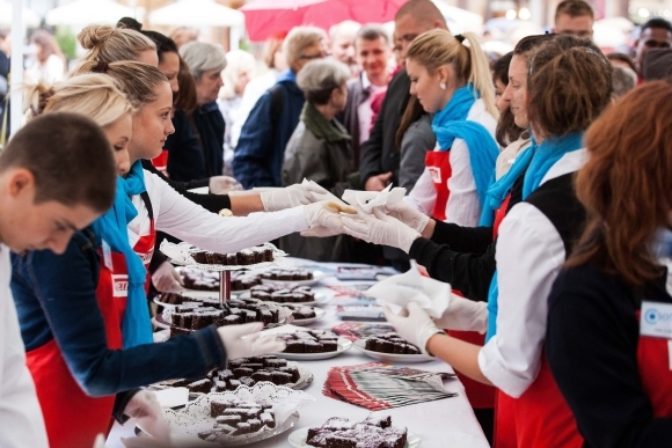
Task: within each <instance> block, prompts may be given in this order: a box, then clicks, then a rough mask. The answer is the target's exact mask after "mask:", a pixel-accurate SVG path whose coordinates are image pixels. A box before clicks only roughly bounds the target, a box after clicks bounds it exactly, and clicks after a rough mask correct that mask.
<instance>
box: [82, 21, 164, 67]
mask: <svg viewBox="0 0 672 448" xmlns="http://www.w3.org/2000/svg"><path fill="white" fill-rule="evenodd" d="M77 39H78V40H79V43H80V45H81V46H82V47H83V48H85V49H87V50H89V52H88V53H87V54H86V56H85V57H84V60H85V61H95V62H101V63H105V64H110V63H112V62H114V61H124V60H135V59H138V57H139V56H140V53H142V52H143V51H148V50H152V51H156V45H155V44H154V42H153V41H152V40H151V39H150V38H149V37H147V36H145V35H143V34H142V33H140V32H138V31H135V30H132V29H129V28H114V27H111V26H106V25H90V26H87V27H85V28H84V29H83V30H82V31H81V32H80V33H79V35H77ZM80 73H81V71H80Z"/></svg>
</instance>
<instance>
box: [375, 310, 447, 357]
mask: <svg viewBox="0 0 672 448" xmlns="http://www.w3.org/2000/svg"><path fill="white" fill-rule="evenodd" d="M383 311H384V312H385V317H386V318H387V321H388V322H389V323H390V325H392V326H393V327H394V328H395V330H397V333H399V336H401V337H402V338H404V339H406V340H407V341H408V342H410V343H411V344H413V345H417V346H418V348H419V349H420V350H421V351H422V353H424V354H426V355H427V354H428V353H427V342H428V341H429V338H431V337H432V336H434V335H435V334H437V333H442V331H441V330H439V329H438V328H437V327H436V325H435V324H434V321H433V320H432V318H431V317H429V315H428V314H427V313H426V312H425V310H423V309H422V308H420V307H419V306H418V304H417V303H415V302H411V303H409V304H408V307H407V308H404V310H402V311H407V312H406V313H404V314H405V315H403V314H402V315H400V314H396V313H394V311H392V310H391V309H390V308H389V307H383Z"/></svg>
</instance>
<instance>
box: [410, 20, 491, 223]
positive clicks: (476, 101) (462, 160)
mask: <svg viewBox="0 0 672 448" xmlns="http://www.w3.org/2000/svg"><path fill="white" fill-rule="evenodd" d="M406 71H407V72H408V76H409V78H410V79H411V94H413V95H415V96H416V97H417V98H418V101H419V102H420V104H421V105H422V107H423V109H424V110H425V111H426V112H428V113H430V114H433V115H434V116H433V118H432V130H433V131H434V134H435V135H436V137H437V147H436V148H435V150H434V151H430V152H428V153H427V154H426V157H425V171H424V172H423V174H422V175H421V176H420V178H419V179H418V182H417V184H416V186H415V188H414V189H413V191H412V192H411V194H410V197H411V199H413V201H414V202H415V203H416V205H418V207H419V208H420V209H421V210H423V211H424V212H425V213H427V214H431V216H433V217H434V218H436V219H438V220H441V221H448V222H453V223H455V224H459V225H462V226H476V225H477V224H478V222H479V217H480V215H481V205H482V203H483V201H484V199H485V194H486V191H487V188H488V185H489V184H490V180H491V179H492V176H493V173H494V168H495V160H496V159H497V155H498V153H499V147H498V146H497V143H496V142H495V139H494V133H495V127H496V125H497V116H498V112H497V108H496V107H495V94H494V88H493V86H492V76H491V75H490V70H489V68H488V60H487V58H486V56H485V54H484V53H483V50H482V49H481V47H480V45H479V43H478V39H477V38H476V36H475V35H473V34H471V33H465V34H464V35H459V34H458V35H456V36H454V37H453V36H452V35H451V34H450V32H448V31H446V30H438V29H437V30H432V31H428V32H426V33H424V34H421V35H420V36H419V37H418V38H417V39H415V40H414V41H413V43H412V44H411V46H410V47H409V49H408V52H407V54H406Z"/></svg>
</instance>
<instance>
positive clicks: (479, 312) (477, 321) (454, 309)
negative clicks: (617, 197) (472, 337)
mask: <svg viewBox="0 0 672 448" xmlns="http://www.w3.org/2000/svg"><path fill="white" fill-rule="evenodd" d="M434 323H435V324H436V326H437V327H439V328H443V329H446V330H460V331H478V332H479V333H481V334H483V333H485V331H486V330H487V328H488V304H487V303H486V302H475V301H473V300H469V299H465V298H464V297H459V296H456V295H454V294H451V295H450V303H449V305H448V308H446V311H444V312H443V315H442V316H441V317H440V318H438V319H434Z"/></svg>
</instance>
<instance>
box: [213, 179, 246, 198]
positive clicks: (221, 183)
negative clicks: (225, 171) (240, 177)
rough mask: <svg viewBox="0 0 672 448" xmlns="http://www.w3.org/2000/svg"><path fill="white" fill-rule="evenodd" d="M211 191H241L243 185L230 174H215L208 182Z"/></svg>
mask: <svg viewBox="0 0 672 448" xmlns="http://www.w3.org/2000/svg"><path fill="white" fill-rule="evenodd" d="M208 186H209V187H210V193H212V194H226V193H228V192H229V191H240V190H242V189H243V186H242V185H241V184H240V182H238V181H237V180H236V179H234V178H233V177H230V176H213V177H211V178H210V181H209V182H208Z"/></svg>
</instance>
